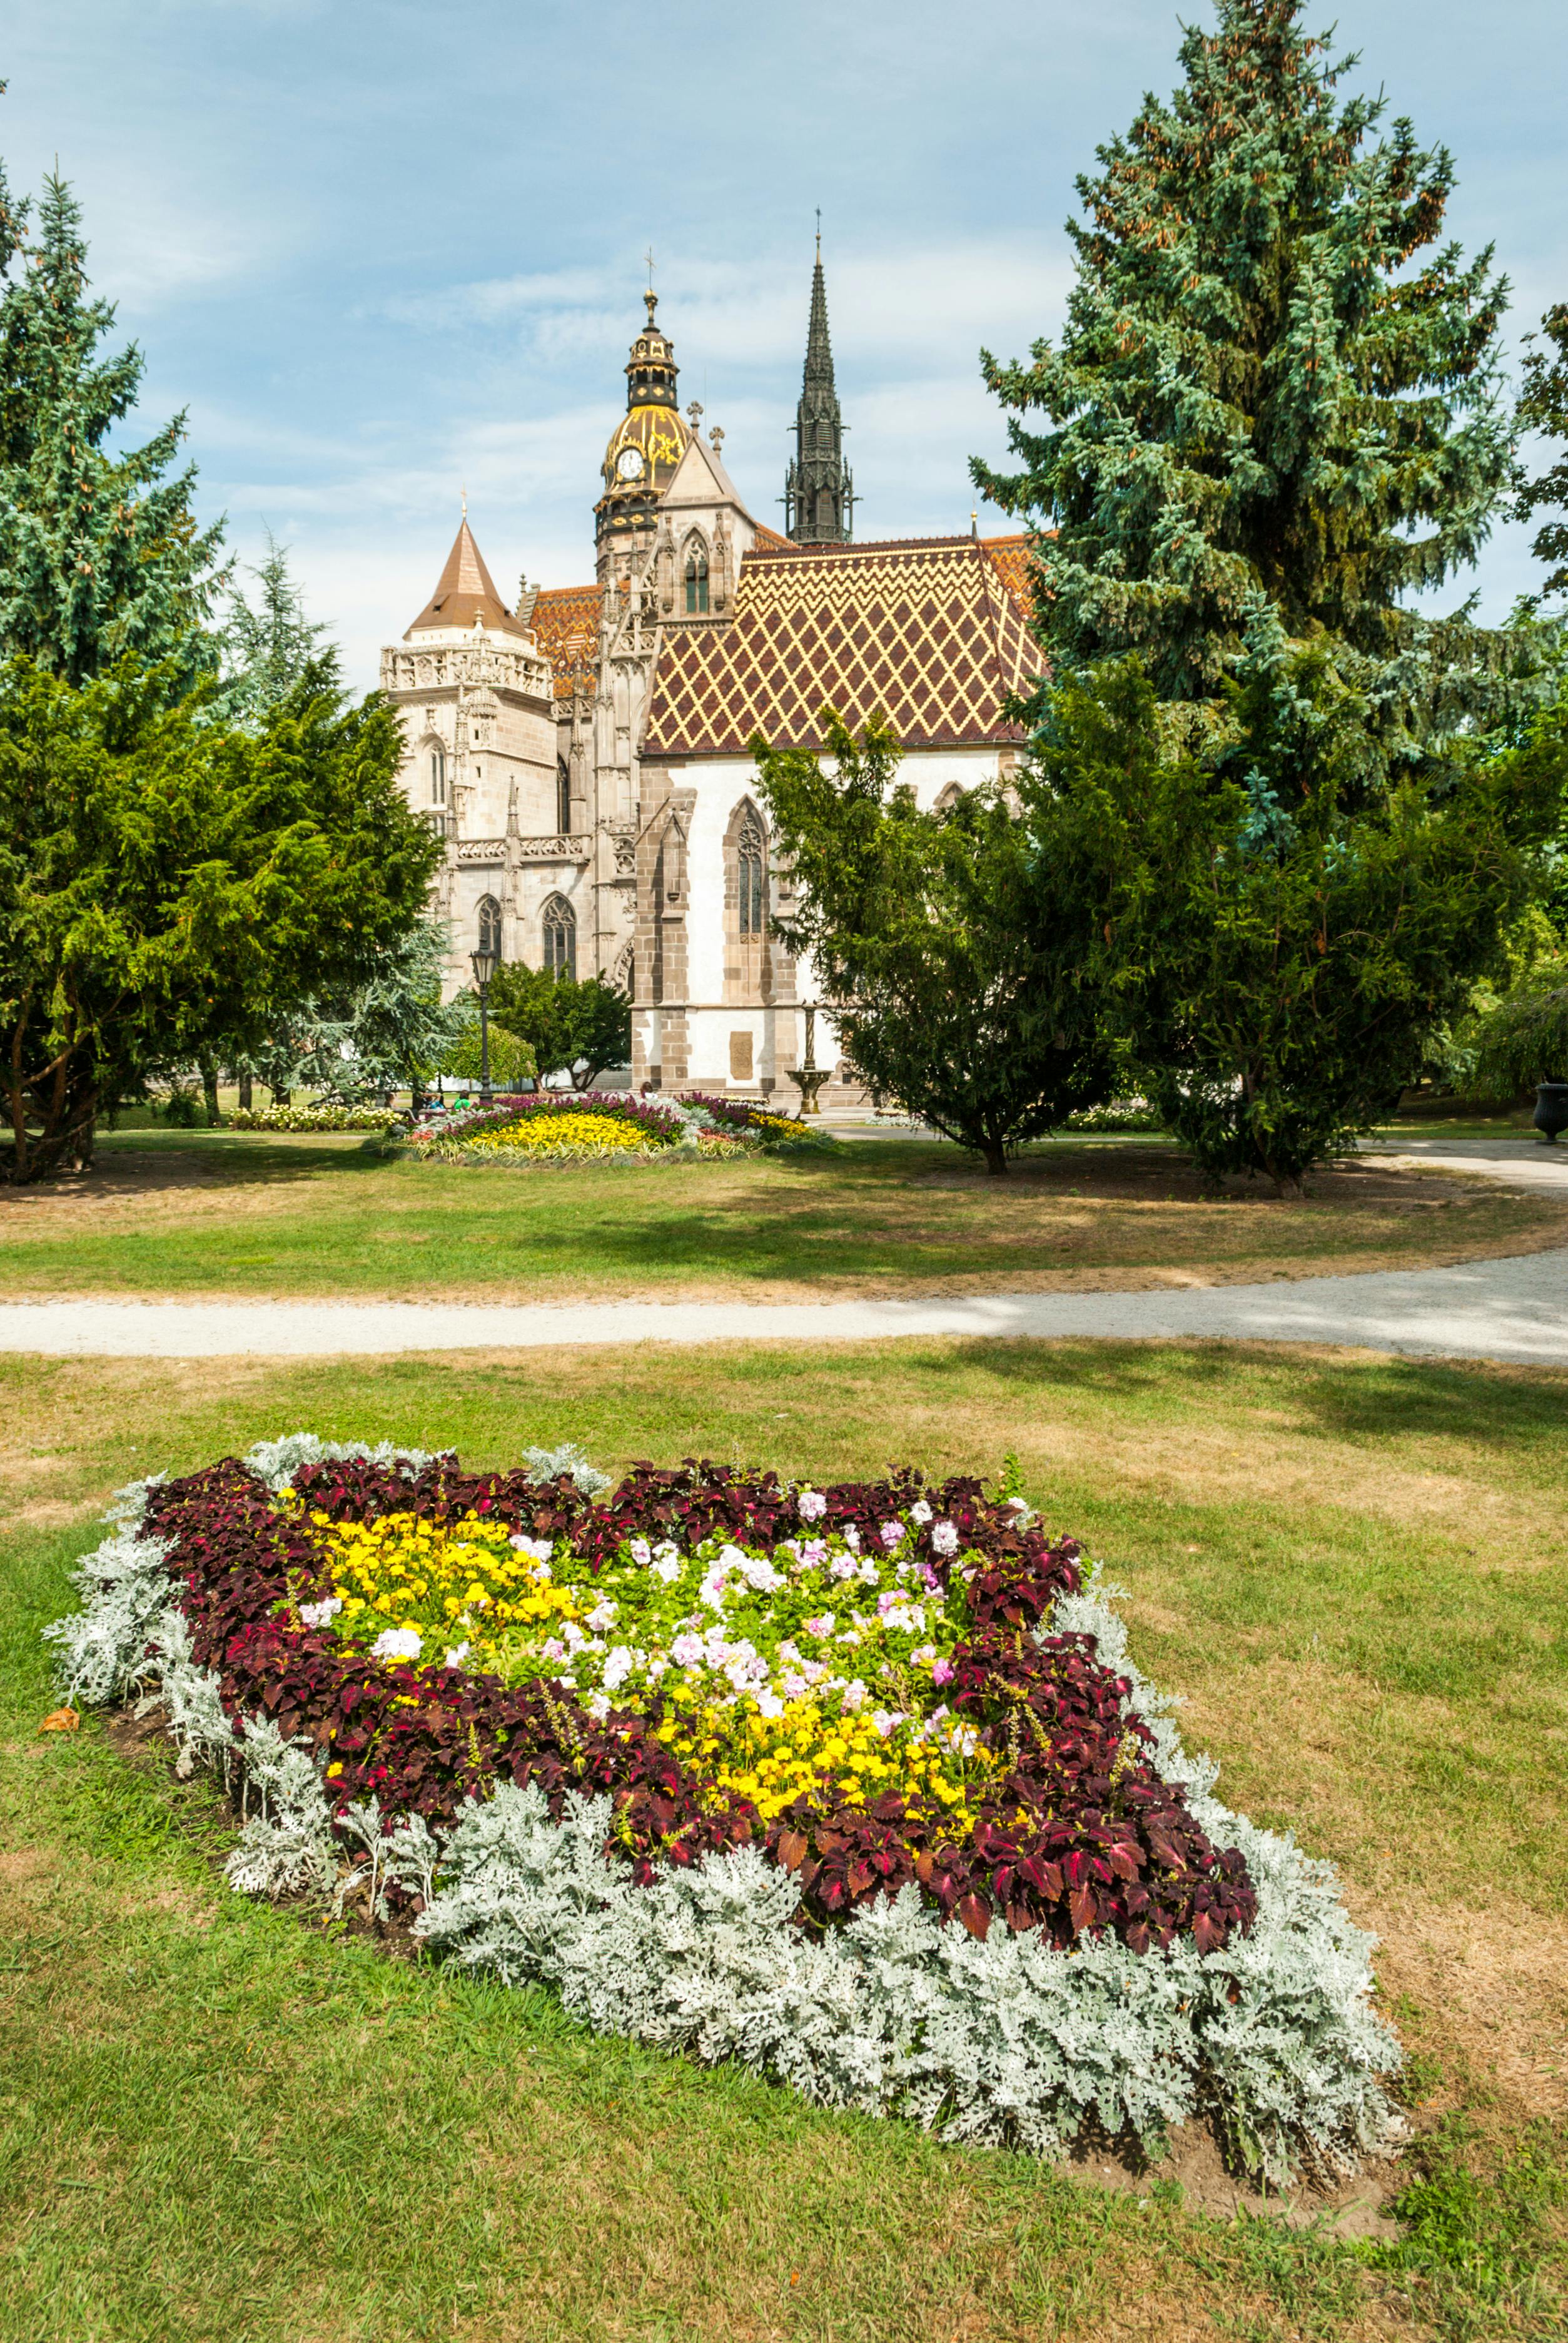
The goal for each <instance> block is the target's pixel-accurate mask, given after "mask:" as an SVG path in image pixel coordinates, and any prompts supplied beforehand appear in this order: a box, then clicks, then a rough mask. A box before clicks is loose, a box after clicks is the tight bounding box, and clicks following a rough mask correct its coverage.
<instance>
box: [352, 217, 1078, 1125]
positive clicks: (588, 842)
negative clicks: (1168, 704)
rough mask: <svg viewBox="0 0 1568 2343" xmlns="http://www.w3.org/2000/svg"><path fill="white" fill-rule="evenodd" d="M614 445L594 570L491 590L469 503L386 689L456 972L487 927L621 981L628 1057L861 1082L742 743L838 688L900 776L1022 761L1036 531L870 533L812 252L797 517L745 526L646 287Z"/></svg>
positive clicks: (558, 963)
mask: <svg viewBox="0 0 1568 2343" xmlns="http://www.w3.org/2000/svg"><path fill="white" fill-rule="evenodd" d="M644 300H645V303H646V305H647V310H648V317H647V322H646V324H645V325H644V326H643V327H642V328H641V329H640V331H639V332H638V335H637V337H636V338H635V339H634V341H633V342H632V345H631V352H630V356H629V357H628V362H627V368H626V378H627V401H626V413H625V415H624V416H623V417H622V418H621V420H620V422H619V423H618V426H617V427H616V429H615V432H614V433H613V435H612V436H611V438H610V442H609V445H608V447H607V448H606V450H605V455H604V463H603V467H602V471H601V493H600V495H599V497H598V502H597V503H596V504H595V506H594V508H593V517H594V548H595V562H594V571H595V574H594V578H593V582H592V583H591V584H589V585H583V586H566V587H556V588H543V589H541V588H535V587H531V586H528V585H527V584H525V585H524V586H523V587H522V588H521V589H520V591H519V593H518V598H517V601H516V604H515V606H514V607H512V608H508V606H507V604H506V603H505V602H504V601H503V600H502V598H501V597H500V595H499V594H498V592H497V590H496V587H495V585H494V583H493V581H492V579H491V577H490V573H489V571H488V569H487V568H486V566H485V561H484V557H483V556H482V554H481V553H480V551H479V548H478V545H477V542H476V539H475V537H474V533H473V530H472V529H471V528H470V527H469V525H468V517H467V507H466V505H465V508H464V513H463V519H462V525H461V527H460V528H459V529H458V531H457V540H456V542H455V543H454V545H453V547H452V549H451V552H450V553H449V554H448V555H447V563H446V567H445V568H443V570H442V572H441V575H440V578H439V579H438V580H437V585H436V589H435V591H434V593H433V594H432V595H431V597H430V599H429V601H428V602H427V604H426V606H425V608H424V609H422V610H421V611H420V613H419V615H418V617H417V618H416V619H415V620H414V622H413V624H412V626H410V627H409V628H408V629H407V633H406V634H405V635H404V636H403V639H402V640H401V641H400V642H397V643H394V644H391V645H389V646H388V647H387V649H385V650H384V651H383V652H382V655H381V684H382V689H384V690H385V691H386V692H387V695H388V697H389V698H390V699H392V700H393V701H394V702H395V704H396V705H397V709H398V710H399V713H400V716H401V719H402V723H403V729H404V734H405V739H406V743H407V747H406V753H405V759H404V763H403V768H402V773H401V782H402V786H403V789H404V790H405V791H406V793H407V798H408V799H409V802H410V804H411V805H413V806H414V807H415V808H416V809H417V810H418V811H419V812H420V813H421V814H423V815H424V816H425V817H426V819H427V820H429V821H431V822H432V823H434V824H435V826H436V827H437V829H438V830H440V832H441V834H442V835H443V837H444V838H445V840H446V846H447V852H446V860H445V864H444V866H443V869H442V870H441V872H440V874H439V876H438V879H437V882H436V902H435V909H436V910H437V912H438V914H439V915H440V916H441V917H442V918H444V919H445V920H447V923H448V925H449V927H450V930H451V934H452V940H453V942H452V955H453V956H452V961H451V965H450V969H449V970H448V983H449V985H450V987H451V989H452V990H457V988H458V987H459V986H461V985H462V984H464V983H467V982H468V981H469V980H470V978H469V970H468V954H469V953H470V952H471V951H472V950H474V949H475V947H476V946H477V944H478V943H480V942H481V941H484V942H487V943H488V944H490V945H491V946H492V947H493V948H494V949H496V950H498V951H499V953H500V956H501V957H502V959H504V960H523V961H526V962H527V963H528V965H529V966H530V967H535V968H539V967H546V968H552V969H555V970H558V971H561V972H563V973H565V974H568V975H575V976H587V975H591V974H593V973H595V972H598V973H602V974H603V975H605V976H607V977H608V978H610V979H612V980H614V981H615V982H616V983H618V984H619V985H621V986H623V987H624V988H625V989H626V990H627V991H628V992H629V993H630V995H631V999H632V1003H633V1008H632V1059H633V1063H632V1078H633V1081H635V1082H636V1083H637V1084H638V1087H641V1086H642V1085H644V1084H648V1085H650V1086H651V1087H652V1088H653V1089H655V1090H658V1089H665V1090H676V1089H685V1088H689V1087H691V1088H699V1089H702V1090H708V1091H731V1092H733V1093H734V1094H736V1095H737V1096H739V1095H749V1096H751V1097H758V1096H762V1097H767V1098H770V1099H772V1101H774V1102H775V1103H776V1104H777V1105H779V1107H781V1108H785V1109H789V1108H790V1107H793V1106H796V1105H798V1104H799V1101H800V1097H801V1084H800V1081H799V1075H800V1073H801V1071H804V1070H807V1069H809V1068H811V1067H813V1066H814V1067H816V1068H819V1069H825V1070H826V1078H825V1085H824V1086H821V1098H822V1102H823V1104H825V1105H828V1106H832V1105H836V1104H837V1105H849V1104H850V1103H854V1102H859V1099H860V1096H861V1093H860V1091H859V1087H858V1084H857V1083H856V1081H855V1080H854V1077H853V1074H852V1071H851V1070H850V1069H849V1067H848V1066H846V1065H845V1064H843V1063H842V1062H840V1061H838V1060H837V1057H836V1051H835V1045H834V1040H833V1025H832V1020H831V1016H830V1013H829V1011H828V1010H827V1009H826V1008H825V1007H824V1006H823V1004H822V1003H821V1001H820V999H819V994H818V993H817V991H816V990H815V989H814V981H813V977H812V971H811V970H810V968H809V965H807V964H805V963H803V962H799V961H797V960H793V959H792V958H791V957H790V955H789V953H788V952H786V951H785V950H783V948H782V947H781V946H780V945H779V942H778V940H777V939H776V938H775V937H774V936H773V935H772V933H771V932H770V927H771V920H772V918H773V916H774V915H775V913H776V912H779V911H785V910H788V909H789V903H790V900H791V898H790V876H789V870H788V868H787V867H786V866H783V865H781V864H780V861H779V858H778V857H777V856H776V854H775V852H774V850H773V848H772V844H771V841H770V840H769V828H768V819H767V814H766V810H765V809H764V807H763V805H762V802H761V799H760V798H759V795H758V793H757V779H756V770H755V767H754V765H753V763H752V759H751V757H750V755H749V749H748V743H749V741H751V740H752V739H755V738H756V737H758V735H760V736H761V737H762V739H765V740H767V741H769V743H770V744H772V745H774V746H777V747H797V746H805V747H813V748H818V747H820V745H821V739H822V732H821V711H822V709H823V708H824V706H831V707H833V708H834V709H837V710H838V711H839V714H840V715H841V716H842V717H843V718H844V719H845V720H846V722H848V723H849V724H850V725H852V726H853V727H855V728H856V729H859V727H860V726H861V725H862V724H863V723H864V722H865V721H866V719H868V718H869V717H870V716H871V715H872V714H874V713H876V712H877V711H880V712H881V713H882V714H883V715H885V716H886V717H887V719H888V720H889V721H890V724H891V725H892V727H893V729H894V730H895V732H896V733H897V735H898V738H899V739H900V741H901V742H902V743H903V746H904V750H905V755H904V760H903V764H902V767H901V769H900V779H902V780H903V781H905V782H907V783H909V784H910V785H911V786H912V787H913V789H915V792H916V796H917V799H918V800H919V802H920V804H921V805H922V806H929V807H940V806H941V805H943V804H945V803H950V802H951V800H952V799H953V797H954V796H955V794H956V793H957V792H959V791H960V790H963V789H970V788H973V787H974V786H975V785H976V784H977V783H979V782H980V781H983V780H990V779H1005V777H1006V776H1007V774H1008V773H1009V772H1010V770H1011V769H1012V768H1013V766H1014V764H1015V762H1016V759H1018V756H1019V754H1020V743H1021V739H1022V735H1021V732H1020V728H1019V727H1018V726H1017V725H1015V724H1013V723H1011V722H1010V721H1009V719H1008V718H1007V716H1006V714H1005V712H1004V711H1005V709H1006V705H1007V702H1008V699H1009V696H1010V694H1011V693H1012V692H1014V691H1015V690H1018V689H1024V688H1027V686H1028V685H1029V683H1030V680H1031V679H1032V678H1033V677H1034V676H1035V675H1036V674H1037V673H1038V669H1039V653H1038V650H1037V648H1036V646H1035V644H1034V641H1033V639H1032V638H1031V636H1030V630H1029V624H1028V620H1029V601H1028V592H1029V588H1028V563H1027V548H1028V540H1027V538H1024V537H1021V536H1013V537H1000V538H981V537H980V536H978V535H976V534H974V533H973V532H972V530H971V534H970V536H968V537H955V538H895V539H892V540H890V541H887V542H882V543H877V544H857V543H856V542H855V540H854V536H853V529H852V521H853V513H854V502H855V498H854V489H853V485H852V480H851V475H850V470H849V465H848V464H847V463H846V461H845V459H844V444H843V443H844V432H845V428H846V427H845V424H844V421H843V417H842V415H841V413H840V411H839V398H838V393H837V390H836V388H835V386H834V379H833V355H832V348H831V345H830V342H829V330H828V297H827V290H826V287H825V284H824V280H823V274H822V261H821V254H820V249H819V252H818V256H817V262H816V267H815V270H814V273H813V277H812V281H811V307H810V319H809V327H808V333H807V343H806V362H805V369H804V377H803V380H802V384H801V391H800V399H799V407H798V408H797V410H796V420H795V431H794V452H793V454H792V456H791V457H790V459H789V468H788V471H787V473H786V476H785V482H784V497H783V505H784V515H785V533H784V534H783V535H782V536H780V535H779V533H778V532H777V531H776V530H774V529H771V528H767V527H765V526H764V525H763V524H762V523H761V522H760V521H759V520H756V519H755V518H753V517H752V514H751V512H750V510H749V508H748V507H747V505H746V504H745V503H744V502H743V500H742V498H741V496H740V493H739V489H738V488H736V486H735V484H734V482H733V481H732V480H731V479H730V477H729V472H728V471H727V470H726V468H725V465H724V460H723V444H724V434H723V432H722V431H721V430H719V429H718V428H713V429H710V430H709V432H708V433H707V435H706V437H705V436H704V434H703V432H702V430H701V428H700V426H701V422H702V409H701V407H699V406H698V405H697V404H696V403H695V402H693V403H691V404H690V405H689V406H688V407H686V409H685V411H684V413H683V412H682V410H681V407H680V403H679V398H678V391H677V381H678V369H677V367H676V363H675V351H674V348H673V347H672V345H671V343H670V341H669V338H668V336H667V335H666V334H665V333H664V331H663V330H662V328H661V327H660V326H659V324H658V303H657V300H656V298H655V296H654V295H653V293H652V292H651V291H649V292H648V293H647V294H645V296H644Z"/></svg>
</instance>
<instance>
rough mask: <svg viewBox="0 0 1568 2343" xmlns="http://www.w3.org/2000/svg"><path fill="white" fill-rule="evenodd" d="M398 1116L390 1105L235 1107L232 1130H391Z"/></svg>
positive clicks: (230, 1119)
mask: <svg viewBox="0 0 1568 2343" xmlns="http://www.w3.org/2000/svg"><path fill="white" fill-rule="evenodd" d="M398 1120H399V1117H398V1114H397V1109H396V1108H395V1107H389V1106H260V1107H249V1106H236V1108H235V1110H234V1111H233V1113H232V1114H230V1115H229V1116H228V1118H227V1121H228V1126H229V1129H230V1130H231V1131H392V1130H394V1129H396V1127H397V1122H398Z"/></svg>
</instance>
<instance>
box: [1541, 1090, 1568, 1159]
mask: <svg viewBox="0 0 1568 2343" xmlns="http://www.w3.org/2000/svg"><path fill="white" fill-rule="evenodd" d="M1535 1128H1536V1130H1537V1131H1539V1132H1540V1133H1541V1144H1542V1145H1543V1147H1555V1146H1556V1144H1557V1134H1558V1132H1559V1131H1568V1082H1537V1083H1536V1085H1535Z"/></svg>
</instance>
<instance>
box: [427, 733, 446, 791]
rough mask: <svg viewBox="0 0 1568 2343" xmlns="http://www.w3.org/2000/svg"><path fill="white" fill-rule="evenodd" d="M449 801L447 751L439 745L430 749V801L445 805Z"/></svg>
mask: <svg viewBox="0 0 1568 2343" xmlns="http://www.w3.org/2000/svg"><path fill="white" fill-rule="evenodd" d="M446 802H447V751H446V750H445V749H443V748H441V747H440V745H439V744H438V743H437V746H436V747H435V748H433V749H431V751H430V803H431V804H432V805H437V806H444V805H445V804H446Z"/></svg>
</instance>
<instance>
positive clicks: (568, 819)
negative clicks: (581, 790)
mask: <svg viewBox="0 0 1568 2343" xmlns="http://www.w3.org/2000/svg"><path fill="white" fill-rule="evenodd" d="M571 826H572V777H571V775H570V773H569V772H568V770H567V766H566V759H564V758H562V759H560V761H559V762H558V765H557V767H556V828H557V829H558V830H559V832H560V834H561V836H562V837H563V838H565V837H567V836H568V834H569V833H570V830H571Z"/></svg>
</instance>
